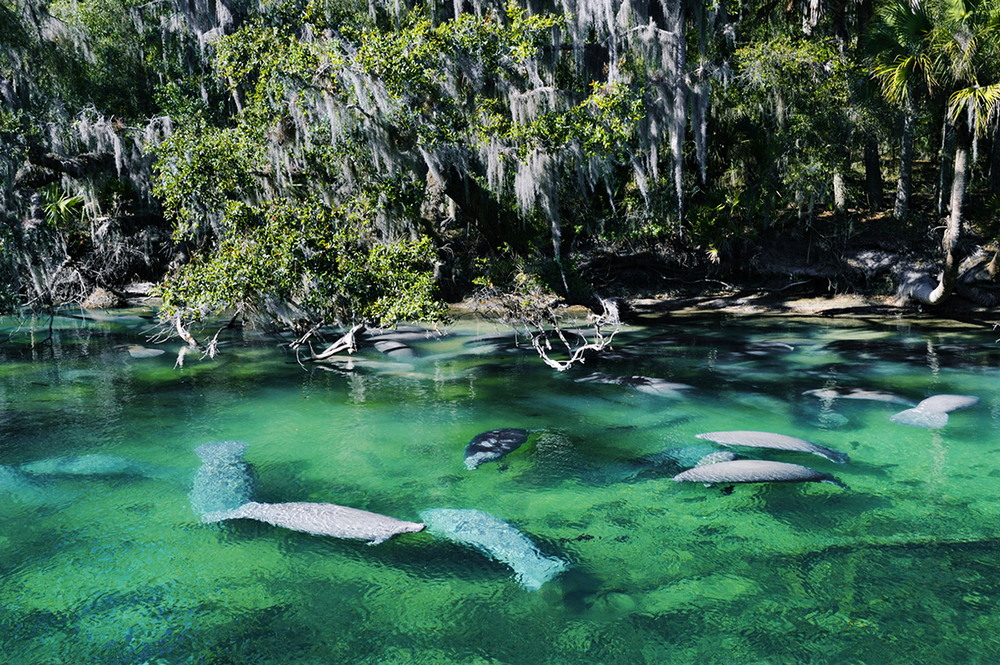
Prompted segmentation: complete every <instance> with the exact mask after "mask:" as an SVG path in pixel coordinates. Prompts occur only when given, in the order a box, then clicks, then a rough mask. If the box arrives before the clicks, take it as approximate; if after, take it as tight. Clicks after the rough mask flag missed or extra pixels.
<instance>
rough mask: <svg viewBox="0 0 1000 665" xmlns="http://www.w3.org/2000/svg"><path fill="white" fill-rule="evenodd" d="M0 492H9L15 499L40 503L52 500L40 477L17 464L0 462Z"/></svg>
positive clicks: (27, 502) (34, 503) (28, 502)
mask: <svg viewBox="0 0 1000 665" xmlns="http://www.w3.org/2000/svg"><path fill="white" fill-rule="evenodd" d="M0 494H7V495H10V496H11V497H13V498H14V500H16V501H18V502H21V503H26V504H33V505H38V504H42V503H47V502H48V501H50V498H51V497H50V493H49V491H48V488H46V487H45V485H43V484H42V483H40V482H39V481H38V479H36V478H34V477H33V476H32V475H31V474H28V473H25V472H24V471H22V470H21V469H19V468H17V467H15V466H9V465H7V464H0Z"/></svg>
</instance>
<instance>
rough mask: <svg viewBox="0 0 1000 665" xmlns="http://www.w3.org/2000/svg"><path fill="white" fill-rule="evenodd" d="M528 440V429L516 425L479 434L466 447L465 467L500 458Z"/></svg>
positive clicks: (475, 466)
mask: <svg viewBox="0 0 1000 665" xmlns="http://www.w3.org/2000/svg"><path fill="white" fill-rule="evenodd" d="M527 440H528V430H526V429H518V428H516V427H505V428H503V429H491V430H490V431H488V432H483V433H482V434H477V435H476V436H474V437H472V441H469V444H468V445H467V446H466V447H465V468H466V469H469V470H472V469H475V468H477V467H478V466H479V465H480V464H483V463H484V462H492V461H494V460H498V459H500V458H501V457H503V456H504V455H506V454H507V453H509V452H510V451H512V450H516V449H517V448H519V447H520V446H521V444H522V443H524V442H525V441H527Z"/></svg>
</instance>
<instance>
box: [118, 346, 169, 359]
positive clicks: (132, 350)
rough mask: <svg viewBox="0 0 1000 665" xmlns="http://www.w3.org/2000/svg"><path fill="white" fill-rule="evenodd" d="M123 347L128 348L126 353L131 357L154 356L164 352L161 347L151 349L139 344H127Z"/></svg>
mask: <svg viewBox="0 0 1000 665" xmlns="http://www.w3.org/2000/svg"><path fill="white" fill-rule="evenodd" d="M125 348H126V349H128V354H129V355H130V356H132V357H133V358H155V357H156V356H162V355H163V354H164V353H166V351H164V350H163V349H151V348H149V347H146V346H141V345H139V344H129V345H128V346H127V347H125Z"/></svg>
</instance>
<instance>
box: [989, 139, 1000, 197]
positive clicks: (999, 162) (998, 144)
mask: <svg viewBox="0 0 1000 665" xmlns="http://www.w3.org/2000/svg"><path fill="white" fill-rule="evenodd" d="M990 194H996V195H1000V123H997V125H996V127H995V128H994V129H993V149H992V150H991V151H990Z"/></svg>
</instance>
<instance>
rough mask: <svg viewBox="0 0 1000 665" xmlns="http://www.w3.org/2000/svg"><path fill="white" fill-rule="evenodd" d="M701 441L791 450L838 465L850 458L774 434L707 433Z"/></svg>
mask: <svg viewBox="0 0 1000 665" xmlns="http://www.w3.org/2000/svg"><path fill="white" fill-rule="evenodd" d="M695 436H696V437H698V438H699V439H706V440H708V441H714V442H716V443H718V444H721V445H723V446H747V447H750V448H771V449H774V450H790V451H794V452H800V453H812V454H813V455H819V456H821V457H825V458H827V459H828V460H830V461H831V462H836V463H837V464H846V463H847V462H849V461H850V458H849V457H848V456H847V455H846V454H845V453H842V452H840V451H839V450H834V449H832V448H826V447H824V446H820V445H817V444H815V443H812V442H811V441H806V440H805V439H799V438H796V437H794V436H786V435H784V434H774V433H773V432H748V431H735V432H706V433H704V434H696V435H695Z"/></svg>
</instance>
